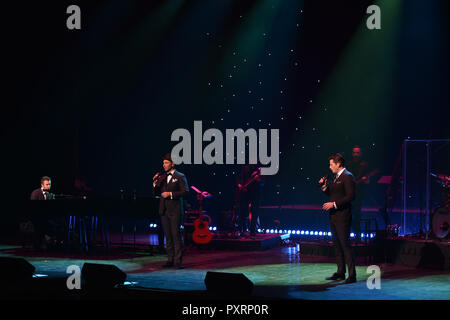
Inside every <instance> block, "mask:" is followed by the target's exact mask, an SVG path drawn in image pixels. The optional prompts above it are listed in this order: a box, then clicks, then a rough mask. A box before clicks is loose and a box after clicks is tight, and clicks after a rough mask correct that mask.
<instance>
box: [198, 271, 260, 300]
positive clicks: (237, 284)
mask: <svg viewBox="0 0 450 320" xmlns="http://www.w3.org/2000/svg"><path fill="white" fill-rule="evenodd" d="M205 285H206V290H208V291H209V292H211V293H214V294H216V295H227V296H250V295H251V294H252V291H253V282H251V281H250V280H249V279H248V278H247V277H246V276H245V275H244V274H242V273H226V272H211V271H208V272H207V273H206V277H205Z"/></svg>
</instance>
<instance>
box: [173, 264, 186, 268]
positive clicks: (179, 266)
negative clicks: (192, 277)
mask: <svg viewBox="0 0 450 320" xmlns="http://www.w3.org/2000/svg"><path fill="white" fill-rule="evenodd" d="M175 268H176V269H184V267H183V266H182V265H181V263H180V264H177V265H176V266H175Z"/></svg>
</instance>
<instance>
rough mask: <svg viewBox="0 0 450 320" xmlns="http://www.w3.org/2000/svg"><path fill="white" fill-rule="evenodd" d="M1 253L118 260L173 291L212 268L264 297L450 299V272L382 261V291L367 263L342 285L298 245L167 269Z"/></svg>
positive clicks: (215, 256) (217, 254) (61, 262)
mask: <svg viewBox="0 0 450 320" xmlns="http://www.w3.org/2000/svg"><path fill="white" fill-rule="evenodd" d="M0 255H1V256H15V257H23V258H25V259H26V260H27V261H29V262H30V263H31V264H33V265H34V266H35V268H36V273H38V274H46V275H48V276H49V277H56V276H59V277H61V276H65V271H66V269H67V267H68V266H69V265H79V266H80V267H82V265H83V263H84V262H91V263H102V264H114V265H116V266H117V267H119V268H120V269H121V270H123V271H125V272H126V273H127V281H130V282H135V283H136V284H135V285H136V286H138V287H144V288H154V289H156V288H157V289H171V290H186V291H190V290H206V287H205V284H204V278H205V275H206V272H207V271H219V272H237V273H243V274H244V275H245V276H246V277H247V278H249V279H250V280H251V281H252V282H253V283H254V285H255V287H254V291H253V294H254V295H255V296H259V297H273V298H282V299H319V300H341V299H343V300H380V299H381V300H410V299H413V300H414V299H417V300H436V299H439V300H442V299H444V300H449V299H450V272H449V271H448V270H447V271H444V270H423V269H415V268H408V267H402V266H396V265H381V266H380V268H381V270H382V276H381V289H380V290H377V289H373V290H369V289H368V288H367V284H366V283H367V281H366V280H367V278H368V277H369V276H370V274H368V273H367V272H366V271H367V266H366V265H361V264H359V265H358V266H357V280H358V281H357V282H356V283H353V284H347V285H345V284H343V283H342V282H330V281H327V280H325V278H326V277H327V276H330V275H331V274H332V273H333V272H335V270H336V265H335V264H334V261H333V260H329V259H326V258H319V257H311V256H300V254H299V247H298V246H297V247H278V248H273V249H270V250H265V251H258V252H236V251H212V250H198V249H195V248H194V249H189V250H187V252H186V254H185V258H184V260H183V264H184V266H185V269H181V270H175V269H163V268H161V265H162V264H163V263H164V262H165V255H155V256H150V255H148V254H147V253H145V252H141V253H136V252H133V253H129V252H128V253H125V252H122V253H120V254H114V255H109V256H101V255H100V256H89V257H85V256H81V255H79V256H76V255H66V256H64V255H62V254H60V255H59V256H58V255H57V254H52V255H49V254H47V255H44V254H40V255H39V254H36V253H31V252H29V251H26V250H23V249H21V248H19V247H15V246H0Z"/></svg>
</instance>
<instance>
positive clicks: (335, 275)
mask: <svg viewBox="0 0 450 320" xmlns="http://www.w3.org/2000/svg"><path fill="white" fill-rule="evenodd" d="M344 279H345V276H344V275H342V274H338V273H333V275H332V276H331V277H328V278H326V280H333V281H339V280H344Z"/></svg>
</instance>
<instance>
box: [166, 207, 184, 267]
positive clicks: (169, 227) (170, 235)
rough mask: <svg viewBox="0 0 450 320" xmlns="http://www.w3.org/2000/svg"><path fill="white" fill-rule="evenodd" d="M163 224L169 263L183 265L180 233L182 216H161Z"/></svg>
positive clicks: (169, 213)
mask: <svg viewBox="0 0 450 320" xmlns="http://www.w3.org/2000/svg"><path fill="white" fill-rule="evenodd" d="M161 222H162V226H163V230H164V235H165V237H166V251H167V261H169V262H173V263H175V264H181V259H182V256H183V254H182V245H181V232H180V222H181V214H180V213H178V212H177V213H173V212H166V213H165V214H164V215H162V216H161Z"/></svg>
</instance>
